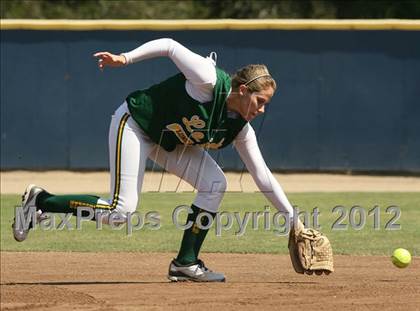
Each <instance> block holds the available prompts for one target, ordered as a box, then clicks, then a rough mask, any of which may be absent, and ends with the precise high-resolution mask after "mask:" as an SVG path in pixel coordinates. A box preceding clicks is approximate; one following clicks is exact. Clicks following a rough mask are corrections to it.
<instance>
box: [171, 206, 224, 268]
mask: <svg viewBox="0 0 420 311" xmlns="http://www.w3.org/2000/svg"><path fill="white" fill-rule="evenodd" d="M191 208H192V210H193V213H191V214H188V218H187V221H186V224H187V223H188V222H189V221H192V222H193V225H192V226H191V228H189V229H187V230H185V231H184V236H183V238H182V242H181V248H180V250H179V253H178V256H177V257H176V261H177V262H178V263H180V264H181V265H187V264H190V263H193V262H196V261H197V259H198V253H199V252H200V249H201V245H202V244H203V242H204V239H205V238H206V235H207V232H208V231H209V230H208V229H206V230H203V229H200V228H199V227H198V226H197V224H196V220H197V215H198V214H199V213H200V212H204V211H203V210H202V209H200V208H199V207H197V206H195V205H191ZM205 212H207V211H205ZM207 213H209V214H211V215H212V217H214V216H215V215H216V213H210V212H207ZM208 223H209V219H208V218H207V217H202V218H201V224H202V225H203V226H207V225H208Z"/></svg>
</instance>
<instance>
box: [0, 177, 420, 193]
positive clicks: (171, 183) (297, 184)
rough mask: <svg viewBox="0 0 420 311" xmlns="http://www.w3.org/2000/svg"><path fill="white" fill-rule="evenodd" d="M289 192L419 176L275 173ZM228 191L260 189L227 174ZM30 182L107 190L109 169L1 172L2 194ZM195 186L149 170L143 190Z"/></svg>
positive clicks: (401, 185) (368, 187) (382, 187)
mask: <svg viewBox="0 0 420 311" xmlns="http://www.w3.org/2000/svg"><path fill="white" fill-rule="evenodd" d="M274 176H275V177H276V178H277V180H278V181H279V183H280V185H282V187H283V189H284V190H285V191H286V192H288V193H291V192H348V191H359V192H366V191H367V192H374V191H383V192H388V191H390V192H401V191H405V192H411V191H419V190H420V177H414V176H411V177H401V176H368V175H356V176H354V175H343V174H342V175H340V174H274ZM226 177H227V180H228V188H227V191H244V192H255V191H258V188H257V187H256V185H255V183H254V181H253V180H252V177H251V176H250V175H249V174H247V173H243V174H241V173H226ZM29 183H33V184H36V185H39V186H41V187H44V188H46V189H48V190H49V191H50V192H52V193H88V192H92V193H107V192H108V191H109V173H108V172H69V171H46V172H28V171H8V172H1V193H2V194H12V193H14V194H16V193H18V194H21V193H22V191H23V190H24V189H25V188H26V186H27V185H28V184H29ZM192 190H193V188H192V187H191V186H190V185H188V184H186V183H185V182H180V180H179V178H178V177H176V176H174V175H171V174H168V173H164V172H161V173H151V172H148V173H147V174H146V176H145V178H144V182H143V189H142V191H144V192H148V191H161V192H172V191H177V192H182V191H192Z"/></svg>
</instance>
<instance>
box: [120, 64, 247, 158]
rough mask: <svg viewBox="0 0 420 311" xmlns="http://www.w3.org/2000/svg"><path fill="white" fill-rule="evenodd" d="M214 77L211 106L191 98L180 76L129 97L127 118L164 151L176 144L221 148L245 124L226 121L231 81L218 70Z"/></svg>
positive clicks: (240, 120) (227, 119)
mask: <svg viewBox="0 0 420 311" xmlns="http://www.w3.org/2000/svg"><path fill="white" fill-rule="evenodd" d="M216 74H217V81H216V85H215V87H214V90H213V101H211V102H208V103H200V102H198V101H196V100H195V99H193V98H191V97H190V96H189V95H188V93H187V91H186V89H185V82H186V79H185V77H184V75H183V74H182V73H179V74H177V75H175V76H173V77H170V78H169V79H167V80H165V81H163V82H161V83H159V84H156V85H154V86H152V87H150V88H148V89H145V90H139V91H135V92H133V93H131V94H130V95H128V97H127V99H126V101H127V104H128V109H129V110H130V114H131V116H132V117H133V119H134V120H135V121H136V122H137V123H138V125H139V126H140V127H141V129H142V130H143V131H144V132H145V133H146V134H147V135H148V136H149V137H150V138H151V139H152V140H153V141H154V142H155V143H156V144H158V145H160V146H162V147H163V148H164V149H165V150H167V151H172V150H174V149H175V147H176V145H177V144H184V145H201V146H203V147H204V148H209V149H218V148H223V147H225V146H227V145H229V144H230V143H231V142H232V141H233V140H234V139H235V137H236V135H238V133H239V132H240V131H241V129H242V128H243V127H244V125H245V124H246V123H247V121H245V120H244V119H242V118H241V117H238V118H236V119H233V118H228V114H227V107H226V99H227V97H228V95H229V91H230V88H231V78H230V77H229V75H228V74H227V73H226V72H224V71H223V70H221V69H219V68H216Z"/></svg>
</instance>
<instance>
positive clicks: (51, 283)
mask: <svg viewBox="0 0 420 311" xmlns="http://www.w3.org/2000/svg"><path fill="white" fill-rule="evenodd" d="M173 255H174V254H169V253H154V254H141V253H74V252H73V253H56V252H51V253H49V252H44V253H13V252H2V253H1V309H2V310H167V309H170V310H185V309H195V310H198V309H203V310H209V309H211V308H214V309H218V310H256V309H262V310H268V309H269V310H297V308H299V309H305V308H306V309H308V310H393V311H395V310H418V306H419V305H420V294H419V293H420V283H419V282H418V280H419V279H420V261H418V260H417V258H415V260H414V261H413V263H412V265H411V266H409V267H408V268H406V269H398V268H395V267H393V266H392V264H391V263H390V260H389V258H386V257H371V256H366V257H353V256H352V257H350V256H336V258H335V259H336V272H335V273H333V274H331V275H330V276H328V277H327V276H322V277H319V276H304V275H298V274H296V273H294V272H293V270H292V267H291V264H290V260H289V258H288V257H287V256H283V255H261V254H203V256H202V257H203V259H204V260H205V261H206V262H207V263H208V265H209V266H211V267H212V268H213V269H214V270H219V271H223V272H225V274H226V276H227V282H226V283H221V284H198V283H170V282H168V281H167V279H166V271H167V266H168V263H169V261H170V259H171V258H172V256H173Z"/></svg>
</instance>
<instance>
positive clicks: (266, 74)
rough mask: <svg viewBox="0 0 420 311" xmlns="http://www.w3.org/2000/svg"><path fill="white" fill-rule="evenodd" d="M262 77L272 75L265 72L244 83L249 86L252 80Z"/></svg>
mask: <svg viewBox="0 0 420 311" xmlns="http://www.w3.org/2000/svg"><path fill="white" fill-rule="evenodd" d="M262 77H271V75H269V74H268V73H265V74H262V75H259V76H256V77H255V78H252V79H251V80H249V81H248V82H247V83H245V84H244V85H245V86H247V85H248V84H250V83H251V82H253V81H255V80H257V79H259V78H262Z"/></svg>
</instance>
